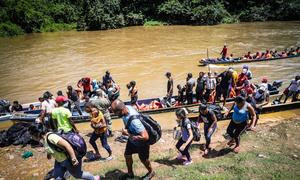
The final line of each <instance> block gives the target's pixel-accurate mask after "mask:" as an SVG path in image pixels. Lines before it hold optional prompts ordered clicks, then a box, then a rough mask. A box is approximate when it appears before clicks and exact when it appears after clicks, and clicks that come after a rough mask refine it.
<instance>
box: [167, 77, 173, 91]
mask: <svg viewBox="0 0 300 180" xmlns="http://www.w3.org/2000/svg"><path fill="white" fill-rule="evenodd" d="M171 87H172V90H171ZM170 90H171V91H170ZM169 92H170V93H171V94H173V78H170V79H169V80H168V83H167V93H169Z"/></svg>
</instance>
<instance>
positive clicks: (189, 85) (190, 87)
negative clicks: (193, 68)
mask: <svg viewBox="0 0 300 180" xmlns="http://www.w3.org/2000/svg"><path fill="white" fill-rule="evenodd" d="M195 84H196V82H195V80H194V79H193V78H191V79H189V80H188V81H187V82H186V93H193V88H194V86H195Z"/></svg>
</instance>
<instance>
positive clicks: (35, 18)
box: [0, 0, 300, 36]
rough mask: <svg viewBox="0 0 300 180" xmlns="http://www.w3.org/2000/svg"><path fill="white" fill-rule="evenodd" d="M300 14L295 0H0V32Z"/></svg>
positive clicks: (211, 21)
mask: <svg viewBox="0 0 300 180" xmlns="http://www.w3.org/2000/svg"><path fill="white" fill-rule="evenodd" d="M299 17H300V5H299V3H298V1H297V0H288V1H276V0H272V1H263V2H262V1H258V0H253V1H246V2H235V1H232V0H222V1H200V0H199V1H192V2H191V1H190V0H181V1H179V0H163V1H143V0H137V1H133V2H124V1H114V0H109V1H100V0H96V1H82V0H75V1H71V0H65V1H47V0H46V1H44V0H22V1H17V0H11V1H4V2H2V3H0V36H15V35H21V34H24V33H32V32H53V31H64V30H70V29H75V28H76V29H77V30H80V31H82V30H106V29H116V28H121V27H128V26H138V25H143V24H146V25H147V24H148V25H160V24H163V23H167V24H172V25H215V24H221V23H235V22H239V21H241V22H253V21H268V20H271V21H274V20H281V21H283V20H284V21H287V20H299ZM154 21H156V23H153V22H154ZM151 22H152V23H151ZM157 22H163V23H157ZM74 25H76V26H74Z"/></svg>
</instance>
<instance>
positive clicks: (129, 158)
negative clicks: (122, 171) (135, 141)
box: [125, 155, 133, 176]
mask: <svg viewBox="0 0 300 180" xmlns="http://www.w3.org/2000/svg"><path fill="white" fill-rule="evenodd" d="M125 160H126V166H127V170H128V174H129V175H132V176H133V170H132V164H133V160H132V155H125Z"/></svg>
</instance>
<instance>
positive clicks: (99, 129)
mask: <svg viewBox="0 0 300 180" xmlns="http://www.w3.org/2000/svg"><path fill="white" fill-rule="evenodd" d="M104 121H105V119H104V116H103V114H102V112H101V111H99V114H98V116H97V117H95V118H92V119H91V124H92V126H93V127H94V128H95V133H96V134H101V133H104V132H105V131H106V126H104V127H99V123H104Z"/></svg>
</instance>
